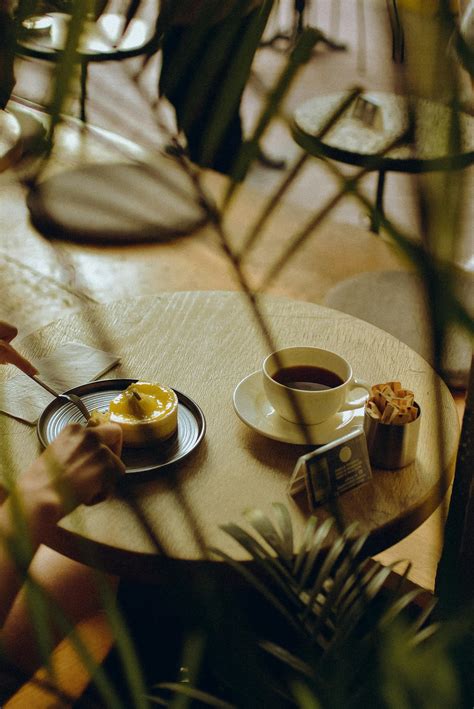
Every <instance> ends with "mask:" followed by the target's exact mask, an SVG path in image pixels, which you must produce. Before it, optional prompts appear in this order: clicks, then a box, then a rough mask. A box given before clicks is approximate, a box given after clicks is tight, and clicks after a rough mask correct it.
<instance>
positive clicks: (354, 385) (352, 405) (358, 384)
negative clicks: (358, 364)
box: [341, 378, 371, 411]
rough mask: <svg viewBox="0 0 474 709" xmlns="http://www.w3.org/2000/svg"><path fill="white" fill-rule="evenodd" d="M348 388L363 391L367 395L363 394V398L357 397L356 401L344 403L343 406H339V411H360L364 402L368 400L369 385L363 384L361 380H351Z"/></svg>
mask: <svg viewBox="0 0 474 709" xmlns="http://www.w3.org/2000/svg"><path fill="white" fill-rule="evenodd" d="M349 388H350V389H351V390H352V389H365V390H366V391H367V394H364V395H363V396H361V397H359V398H358V399H353V400H352V401H345V402H344V403H343V405H342V406H341V411H349V410H351V409H360V407H361V406H364V404H365V402H366V401H367V399H368V398H369V396H370V394H371V391H370V384H367V382H364V380H363V379H355V378H354V379H353V380H352V381H351V383H350V384H349Z"/></svg>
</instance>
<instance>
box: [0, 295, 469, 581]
mask: <svg viewBox="0 0 474 709" xmlns="http://www.w3.org/2000/svg"><path fill="white" fill-rule="evenodd" d="M262 304H263V310H264V313H265V317H266V318H267V321H268V323H269V324H270V327H271V330H272V333H273V335H274V339H275V342H276V345H277V346H278V347H280V346H287V345H292V344H309V345H314V346H320V347H321V346H322V347H326V348H328V349H331V350H334V351H336V352H338V353H340V354H341V355H342V356H344V357H346V358H347V359H348V360H349V361H350V362H351V364H352V366H353V369H354V372H355V374H356V376H359V377H361V378H363V379H365V380H368V381H369V382H371V383H375V382H380V381H388V380H393V379H400V380H401V381H402V383H403V385H404V386H406V387H409V388H411V389H413V390H414V391H415V394H416V398H417V400H418V402H419V403H420V405H421V409H422V412H423V419H422V425H421V431H420V440H419V447H418V457H417V461H416V462H415V463H414V464H412V465H411V466H409V467H407V468H405V469H404V470H401V471H398V472H384V471H376V472H375V474H374V478H373V481H372V482H371V483H368V484H367V485H365V486H363V487H361V488H358V489H356V490H353V491H350V492H348V493H346V494H345V495H343V496H342V497H341V498H340V508H341V511H342V514H343V516H344V518H345V521H346V522H347V523H350V522H352V521H354V520H357V521H358V522H359V524H360V531H361V532H369V533H370V535H371V545H370V549H371V551H372V552H373V553H375V552H376V551H380V550H382V549H384V548H387V547H389V546H391V545H392V544H394V543H395V542H396V541H398V540H399V539H401V538H403V537H404V536H406V535H407V534H409V533H410V532H411V531H412V530H413V529H415V528H416V527H417V526H418V525H419V524H421V523H422V522H423V521H424V520H425V519H426V518H427V517H428V515H429V514H431V512H432V511H433V510H434V509H435V508H436V507H437V505H438V503H439V501H440V498H441V496H442V494H443V492H444V491H445V490H446V488H447V486H448V484H449V481H450V479H451V474H452V466H453V463H454V457H455V453H456V446H457V440H458V435H459V423H458V417H457V413H456V408H455V404H454V402H453V399H452V397H451V394H450V393H449V391H448V389H447V387H446V386H445V385H444V384H443V383H442V382H441V380H440V379H439V378H438V377H437V375H436V374H435V373H434V372H433V370H432V369H431V368H430V367H429V365H428V364H427V363H426V362H425V361H424V360H423V359H422V358H421V357H420V356H419V355H417V354H416V353H415V352H413V351H412V350H410V349H409V348H408V347H407V346H406V345H404V344H402V343H401V342H399V341H397V340H396V339H394V338H393V337H392V336H390V335H388V334H387V333H384V332H382V331H381V330H378V329H377V328H375V327H373V326H371V325H369V324H367V323H363V322H362V321H360V320H356V319H354V318H352V317H350V316H347V315H344V314H343V313H339V312H336V311H332V310H329V309H326V308H323V307H321V306H318V305H315V304H311V303H304V302H300V301H292V300H287V299H282V298H275V297H265V298H264V299H262ZM67 341H77V342H83V343H86V344H90V345H93V346H99V347H102V348H104V349H108V350H109V351H114V352H116V353H119V354H120V356H121V365H120V366H119V368H118V369H116V370H114V373H113V376H117V377H131V378H135V377H136V378H145V379H152V380H158V381H161V382H163V383H166V384H168V385H170V386H173V387H175V388H177V389H178V390H179V391H181V392H183V393H185V394H187V395H188V396H190V397H191V398H193V399H194V400H195V401H196V402H197V403H198V404H199V405H200V406H201V408H202V409H203V411H204V414H205V416H206V419H207V432H206V437H205V439H204V441H203V443H202V444H201V446H200V447H199V448H198V449H197V450H196V451H195V452H194V453H193V454H192V455H191V456H190V458H188V460H187V461H186V462H184V463H183V464H182V465H181V466H180V467H179V468H178V469H177V470H175V471H172V472H166V473H161V474H159V475H158V474H157V475H156V478H155V479H153V480H152V481H150V482H145V483H132V484H130V485H128V486H127V488H126V490H127V492H126V495H125V499H119V498H118V497H113V498H111V499H108V500H107V501H105V502H103V503H101V504H99V505H96V506H95V507H91V508H85V507H82V508H79V509H78V510H77V511H76V512H75V513H73V514H72V515H70V516H69V517H67V518H66V519H64V520H63V521H62V522H61V524H60V526H59V527H58V529H57V533H56V534H55V536H54V538H53V539H51V540H50V543H51V545H52V546H54V547H55V548H56V549H58V550H59V551H62V552H63V553H66V554H68V555H70V556H72V557H74V558H82V559H84V560H86V561H88V563H91V564H95V563H97V564H101V565H102V566H103V567H105V568H106V569H107V570H109V571H110V572H113V573H119V574H122V575H127V574H133V575H137V574H139V575H142V576H149V575H151V576H153V573H154V572H155V571H157V570H159V569H160V568H162V564H163V563H169V560H168V559H166V560H164V557H163V556H162V555H161V556H160V555H157V553H156V549H155V548H154V546H153V544H152V543H151V542H150V539H149V537H148V536H147V533H146V531H144V529H143V527H142V526H141V523H140V522H139V521H138V520H137V518H136V516H135V514H134V512H133V510H132V509H131V507H130V505H129V502H128V500H129V499H132V498H133V500H134V505H136V506H137V507H138V508H139V509H140V510H141V513H142V515H143V517H144V518H145V519H146V521H147V523H148V525H149V526H150V527H151V528H152V529H153V531H154V534H155V535H156V537H157V539H158V540H159V542H160V545H161V547H162V549H163V550H164V552H165V553H166V555H169V557H171V559H173V560H178V561H190V560H193V561H199V560H204V559H206V558H207V557H206V552H205V548H206V547H209V546H216V547H219V548H221V549H223V550H225V551H226V552H227V553H229V554H231V555H232V556H233V557H234V558H245V557H244V555H243V552H241V550H240V548H239V547H237V545H236V544H235V542H233V541H232V540H231V539H230V538H228V537H227V536H226V534H225V533H224V532H222V531H221V530H220V529H219V525H221V524H224V523H226V522H230V521H233V522H237V523H239V522H240V523H241V522H243V517H242V512H243V511H244V510H245V509H246V508H248V507H259V508H261V509H263V510H264V511H267V512H268V511H269V510H270V508H271V503H272V502H276V501H280V502H284V503H285V504H287V505H288V507H289V509H290V512H291V516H292V519H293V522H294V526H295V530H296V534H297V538H298V536H299V535H301V532H302V529H303V527H304V524H305V521H306V519H307V514H308V512H307V509H306V507H305V503H304V502H303V501H300V500H298V501H295V500H293V499H290V498H289V497H288V496H287V493H286V486H287V482H288V479H289V477H290V475H291V472H292V470H293V466H294V464H295V461H296V459H297V457H298V456H299V455H301V453H302V452H303V451H304V450H305V449H304V448H303V447H301V446H293V445H290V444H284V443H279V442H275V441H272V440H270V439H267V438H264V437H263V436H261V435H260V434H258V433H256V432H254V431H253V430H251V429H249V428H247V427H246V426H245V425H244V424H243V423H242V422H241V421H240V420H239V419H238V418H237V416H236V414H235V413H234V411H233V406H232V394H233V391H234V388H235V386H236V385H237V384H238V383H239V382H240V381H241V380H242V379H243V378H244V377H245V376H246V375H247V374H249V373H251V372H253V371H255V370H257V369H258V368H259V367H260V365H261V362H262V359H263V357H264V355H265V354H266V353H267V352H268V348H267V346H266V344H265V343H264V341H263V339H262V336H261V334H260V333H259V330H258V328H257V326H256V325H255V323H254V320H253V317H252V314H251V311H250V310H249V306H248V304H247V302H246V301H245V298H244V296H243V295H242V294H238V293H231V292H181V293H173V294H163V295H157V296H147V297H141V298H136V299H127V300H125V301H121V302H112V303H107V304H101V305H97V306H92V307H91V308H89V309H85V310H83V311H82V312H81V313H79V314H75V315H72V316H71V317H69V318H67V319H64V320H61V321H57V322H55V323H52V324H50V325H48V326H47V327H45V328H43V329H41V330H39V331H38V332H37V333H34V334H33V335H31V336H29V337H28V338H26V339H25V340H24V341H23V343H22V350H23V351H24V352H25V353H26V354H29V355H30V356H36V357H39V356H44V355H47V354H49V353H50V352H51V351H52V350H54V349H55V348H56V347H57V346H58V345H60V344H62V343H64V342H67ZM0 376H2V378H5V377H7V376H10V373H9V372H2V373H0ZM435 392H438V396H439V400H440V402H441V407H440V409H439V412H440V417H441V422H442V425H443V436H444V445H443V447H442V451H441V453H440V456H441V457H440V458H438V446H437V445H436V442H437V441H438V440H439V436H440V434H439V431H438V428H437V426H438V417H437V414H436V410H437V409H436V406H435ZM0 443H1V446H2V450H5V451H7V450H9V452H10V456H9V457H10V461H11V465H13V466H14V467H15V471H14V472H15V474H20V472H21V469H23V468H24V467H25V466H26V465H27V463H28V461H29V460H32V459H33V458H34V456H35V455H37V454H38V452H39V444H38V440H37V437H36V432H35V430H34V429H33V428H32V427H28V426H26V425H25V424H22V423H20V422H19V421H16V420H14V419H11V418H8V417H6V416H0ZM127 496H128V497H127ZM328 514H329V512H328V510H327V509H325V508H324V507H321V508H319V509H318V517H320V518H321V519H323V518H325V517H327V516H328Z"/></svg>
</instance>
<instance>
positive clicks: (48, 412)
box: [36, 379, 206, 479]
mask: <svg viewBox="0 0 474 709" xmlns="http://www.w3.org/2000/svg"><path fill="white" fill-rule="evenodd" d="M138 381H143V380H139V379H98V380H97V381H94V382H88V383H87V384H81V385H80V386H77V387H73V388H72V389H67V390H66V391H65V392H64V393H65V394H76V395H77V396H85V395H87V394H91V393H93V392H107V391H110V390H111V389H113V390H114V391H123V390H124V389H126V388H127V387H128V386H130V384H134V383H135V382H138ZM171 388H172V389H173V391H174V392H175V393H176V396H177V397H178V404H179V405H180V406H182V407H184V408H186V409H187V410H188V413H190V414H191V416H192V418H194V421H195V425H196V431H197V436H196V438H195V440H194V441H193V442H192V444H191V445H190V446H189V448H186V449H185V450H184V451H181V452H179V454H178V455H175V456H174V457H171V458H170V459H169V460H164V461H162V462H159V463H156V464H153V463H152V464H150V465H149V466H146V467H143V468H134V469H133V470H130V469H128V468H127V469H126V474H127V479H130V478H134V479H135V478H137V477H139V478H143V477H148V476H150V475H151V474H152V473H155V472H159V471H160V472H163V471H165V470H166V469H168V468H171V467H172V466H175V465H176V464H177V463H178V462H179V461H182V460H184V459H185V458H187V457H188V456H189V455H190V454H191V453H192V452H193V451H194V450H195V449H196V448H197V447H198V446H199V444H200V443H201V441H202V439H203V438H204V435H205V432H206V419H205V416H204V413H203V411H202V409H201V407H200V406H199V405H198V404H197V403H196V402H195V401H194V400H193V399H191V398H190V397H189V396H187V395H186V394H183V393H182V392H180V391H178V390H177V389H175V388H174V387H171ZM70 405H71V404H70V402H69V401H68V400H67V399H64V400H61V398H60V397H58V398H56V399H53V401H51V402H50V403H49V404H48V406H47V407H46V408H45V409H44V411H43V412H42V414H41V416H40V417H39V419H38V423H37V426H36V433H37V435H38V439H39V441H40V443H41V445H42V446H43V447H44V448H46V446H48V445H49V444H50V443H51V442H52V441H53V440H54V439H52V438H51V439H50V438H49V437H48V436H47V435H46V433H47V424H48V422H49V421H50V419H51V416H52V414H53V413H54V412H56V411H59V410H60V409H61V408H63V407H64V406H70ZM178 415H179V414H178ZM178 435H179V433H178Z"/></svg>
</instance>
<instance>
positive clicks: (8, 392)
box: [0, 342, 119, 424]
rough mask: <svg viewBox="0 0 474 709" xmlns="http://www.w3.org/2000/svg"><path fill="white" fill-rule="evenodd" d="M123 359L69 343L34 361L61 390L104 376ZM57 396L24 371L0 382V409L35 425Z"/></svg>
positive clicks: (46, 379)
mask: <svg viewBox="0 0 474 709" xmlns="http://www.w3.org/2000/svg"><path fill="white" fill-rule="evenodd" d="M118 362H119V358H118V357H117V356H116V355H113V354H110V353H109V352H104V351H102V350H97V349H95V348H94V347H89V346H88V345H82V344H80V343H79V342H67V343H66V344H64V345H61V347H58V349H57V350H55V351H54V352H53V353H52V354H50V355H48V357H43V358H42V359H39V360H34V365H35V367H36V368H37V369H38V372H39V375H40V376H41V378H42V379H43V380H44V381H45V382H47V383H48V384H50V385H51V386H52V387H53V389H56V390H57V391H59V392H63V391H66V390H67V389H72V388H73V387H76V386H80V385H81V384H86V383H87V382H90V381H93V380H94V379H98V378H99V377H101V376H103V375H104V374H105V373H106V372H108V371H109V369H111V368H112V367H114V366H115V365H116V364H117V363H118ZM53 398H54V397H53V396H52V395H51V394H48V392H47V391H44V390H43V389H41V387H39V386H38V384H35V383H34V382H33V381H32V380H31V379H30V378H29V377H27V376H26V374H23V373H22V372H20V373H19V374H17V375H16V376H14V377H12V378H11V379H9V380H8V381H6V382H5V383H4V384H3V385H0V411H3V412H4V413H6V414H8V415H9V416H14V417H15V418H18V419H21V420H22V421H25V422H26V423H31V424H34V423H36V421H37V420H38V418H39V417H40V415H41V413H42V411H43V410H44V409H45V407H46V406H47V405H48V404H49V403H50V401H52V400H53Z"/></svg>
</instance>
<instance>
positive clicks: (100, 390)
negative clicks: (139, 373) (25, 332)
mask: <svg viewBox="0 0 474 709" xmlns="http://www.w3.org/2000/svg"><path fill="white" fill-rule="evenodd" d="M136 381H138V379H101V380H99V381H96V382H90V383H89V384H83V385H82V386H79V387H75V388H74V389H69V390H68V391H67V392H66V393H68V394H76V395H77V396H80V397H81V399H82V400H83V401H84V403H85V405H86V406H87V408H88V409H89V411H92V410H93V409H99V410H101V411H105V410H106V409H107V408H108V405H109V403H110V401H112V399H114V398H115V397H116V396H117V395H118V394H120V392H122V391H123V390H124V389H126V388H127V387H128V386H129V385H130V384H133V383H134V382H136ZM174 391H175V392H176V395H177V397H178V432H177V434H176V435H175V436H173V437H172V438H171V439H170V440H169V441H166V442H165V443H163V444H160V445H156V446H154V445H151V446H144V447H143V448H139V449H136V448H135V449H134V448H125V449H124V451H123V454H122V460H123V462H124V463H125V467H126V472H127V474H128V475H134V476H147V475H149V474H150V473H153V472H159V471H162V470H165V469H166V468H168V467H170V466H171V465H174V464H176V463H177V462H178V461H180V460H183V459H184V458H186V457H187V456H188V455H189V454H190V453H191V452H192V451H193V450H194V449H195V448H196V447H197V446H198V445H199V444H200V442H201V441H202V439H203V437H204V434H205V431H206V419H205V418H204V414H203V412H202V410H201V409H200V408H199V406H198V405H197V404H196V403H195V402H194V401H193V400H192V399H190V398H189V397H188V396H185V394H182V393H181V392H179V391H177V390H176V389H175V390H174ZM70 423H85V421H84V417H83V416H82V414H81V412H80V411H79V409H78V408H77V407H76V406H75V405H74V404H73V403H71V402H70V401H68V400H67V399H61V398H57V399H54V401H52V402H51V403H50V404H49V405H48V406H47V407H46V409H45V410H44V411H43V413H42V414H41V416H40V419H39V421H38V425H37V433H38V438H39V439H40V441H41V443H42V445H43V446H45V447H46V446H47V445H49V443H51V442H52V441H54V439H55V438H56V437H57V436H58V435H59V434H60V433H61V431H62V430H63V428H65V427H66V426H67V425H68V424H70Z"/></svg>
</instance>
